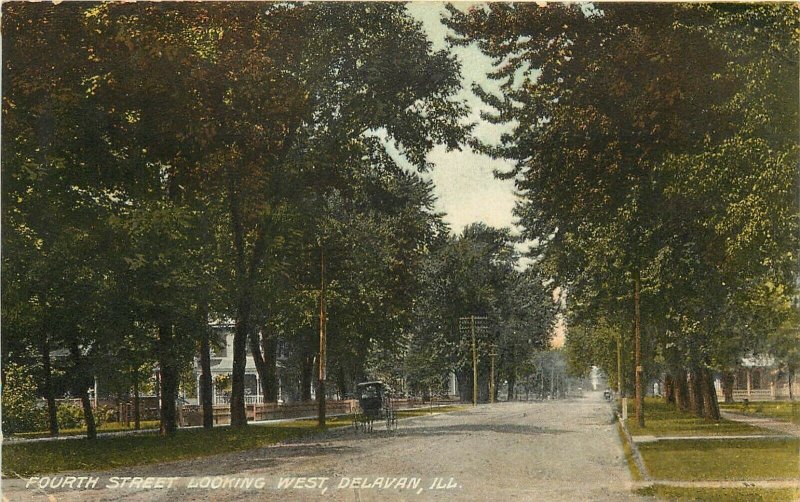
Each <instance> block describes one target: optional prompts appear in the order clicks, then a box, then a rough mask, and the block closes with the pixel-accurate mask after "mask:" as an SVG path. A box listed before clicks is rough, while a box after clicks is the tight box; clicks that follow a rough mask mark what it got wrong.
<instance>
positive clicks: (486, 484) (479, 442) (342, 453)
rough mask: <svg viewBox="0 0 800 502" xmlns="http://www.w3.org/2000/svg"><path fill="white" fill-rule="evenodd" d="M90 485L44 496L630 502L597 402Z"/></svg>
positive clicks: (459, 420) (509, 411)
mask: <svg viewBox="0 0 800 502" xmlns="http://www.w3.org/2000/svg"><path fill="white" fill-rule="evenodd" d="M72 474H75V473H72ZM81 474H84V475H85V474H87V473H81ZM91 474H94V475H98V476H101V482H100V483H99V484H98V487H97V488H96V489H93V490H80V491H79V490H66V491H57V492H55V493H54V492H50V494H51V495H54V496H55V498H56V500H95V501H100V500H119V499H125V500H138V501H167V500H170V501H172V500H220V501H222V500H265V499H280V500H353V501H359V500H453V499H456V500H542V501H552V500H564V501H575V500H613V501H617V500H632V499H634V497H633V496H632V495H631V494H630V493H629V489H630V484H631V478H630V475H629V473H628V470H627V467H626V465H625V460H624V458H623V455H622V447H621V444H620V441H619V438H618V436H617V432H616V428H615V426H614V424H613V423H612V417H611V409H610V406H609V405H608V404H607V403H606V402H604V401H603V399H602V397H601V396H600V395H599V394H597V393H593V394H589V395H587V397H584V398H582V399H572V400H565V401H549V402H542V403H533V402H531V403H500V404H496V405H484V406H478V407H477V408H470V409H468V410H466V411H462V412H457V413H450V414H441V415H434V416H431V417H423V418H416V419H412V420H403V421H401V422H400V428H399V430H397V431H396V432H392V433H388V432H386V431H384V430H381V429H380V428H376V431H374V432H373V433H372V434H365V433H363V432H358V433H357V432H354V431H353V430H352V429H350V428H348V429H347V430H344V429H342V430H337V431H334V432H332V433H329V434H328V435H327V436H325V437H319V438H315V439H310V440H305V441H302V442H298V443H294V444H286V445H278V446H274V447H269V448H261V449H258V450H253V451H248V452H243V453H236V454H229V455H223V456H216V457H212V458H206V459H200V460H195V461H191V462H182V463H170V464H161V465H154V466H145V467H140V468H129V469H124V470H119V471H115V472H104V473H91ZM111 476H118V477H124V476H140V477H146V476H174V477H177V479H175V480H174V482H173V486H172V488H169V489H167V488H161V489H149V490H130V489H127V488H121V487H119V486H117V487H112V488H109V487H107V486H108V485H109V482H108V481H109V479H110V477H111ZM293 477H294V478H298V477H302V478H306V479H294V480H292V479H291V478H293ZM308 478H315V479H308ZM225 482H227V483H228V484H229V486H226V487H218V488H216V489H208V488H201V487H191V488H190V487H189V485H190V484H197V485H203V484H214V483H216V484H217V485H220V484H222V483H225ZM248 482H249V483H251V484H252V485H251V486H250V487H249V488H247V487H245V486H242V484H243V483H248ZM290 482H292V483H293V484H292V486H291V487H287V485H288V484H289V483H290ZM5 492H6V493H5V494H6V496H7V497H8V498H9V500H47V497H45V496H44V494H37V493H35V492H33V491H30V490H24V489H22V488H21V487H20V483H19V482H16V483H13V487H12V486H9V483H6V484H5ZM50 500H52V499H50Z"/></svg>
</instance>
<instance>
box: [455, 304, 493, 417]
mask: <svg viewBox="0 0 800 502" xmlns="http://www.w3.org/2000/svg"><path fill="white" fill-rule="evenodd" d="M487 320H488V318H487V317H478V316H474V315H471V316H469V317H461V318H459V322H460V326H461V329H462V332H463V330H464V325H465V324H466V323H467V322H469V331H470V335H471V339H472V405H473V406H475V405H477V404H478V342H477V338H476V335H475V321H484V322H485V321H487ZM478 328H479V329H481V328H485V326H478ZM490 385H491V384H490Z"/></svg>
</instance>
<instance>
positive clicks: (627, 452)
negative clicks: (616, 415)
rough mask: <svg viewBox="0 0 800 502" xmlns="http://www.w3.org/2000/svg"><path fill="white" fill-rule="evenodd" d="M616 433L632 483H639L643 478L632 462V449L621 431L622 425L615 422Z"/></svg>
mask: <svg viewBox="0 0 800 502" xmlns="http://www.w3.org/2000/svg"><path fill="white" fill-rule="evenodd" d="M617 433H618V434H619V440H620V441H621V442H622V451H623V452H624V453H625V460H626V461H627V462H628V469H629V470H630V471H631V477H632V478H633V480H634V481H641V480H642V479H644V476H642V473H641V472H639V468H638V467H637V466H636V462H634V460H633V449H632V448H631V444H630V442H629V441H628V437H627V436H626V435H625V431H624V430H623V429H622V424H621V423H619V422H617Z"/></svg>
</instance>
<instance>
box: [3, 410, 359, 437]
mask: <svg viewBox="0 0 800 502" xmlns="http://www.w3.org/2000/svg"><path fill="white" fill-rule="evenodd" d="M346 415H347V414H345V415H328V417H329V418H333V417H338V416H346ZM312 418H317V416H316V415H314V416H308V417H294V418H273V419H271V420H258V421H253V420H250V421H248V422H247V424H248V425H269V424H277V423H281V422H292V421H294V420H309V419H312ZM218 427H230V424H219V425H215V426H214V428H215V429H216V428H218ZM202 428H203V426H202V425H189V426H184V427H179V428H178V430H187V429H202ZM135 434H158V429H154V428H150V429H139V430H135V429H134V430H129V431H114V432H98V433H97V438H98V439H102V438H109V437H116V436H132V435H135ZM68 439H86V434H76V435H72V436H57V437H49V436H48V437H43V438H17V437H13V436H12V437H3V444H24V443H39V442H43V441H65V440H68Z"/></svg>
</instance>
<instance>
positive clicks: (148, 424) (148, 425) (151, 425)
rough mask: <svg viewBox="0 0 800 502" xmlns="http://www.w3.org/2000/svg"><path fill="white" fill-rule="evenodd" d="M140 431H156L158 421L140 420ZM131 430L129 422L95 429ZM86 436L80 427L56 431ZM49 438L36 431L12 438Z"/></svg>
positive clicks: (108, 430)
mask: <svg viewBox="0 0 800 502" xmlns="http://www.w3.org/2000/svg"><path fill="white" fill-rule="evenodd" d="M140 425H141V428H142V429H158V420H142V422H141V423H140ZM132 430H134V429H133V422H131V426H130V427H125V424H120V423H118V422H109V423H105V424H100V426H99V427H98V428H97V432H98V433H99V432H122V431H132ZM85 434H86V428H85V427H80V428H77V429H61V430H59V431H58V435H59V436H83V435H85ZM49 436H50V432H49V431H37V432H19V433H17V434H14V437H17V438H26V439H34V438H46V437H49Z"/></svg>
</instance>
